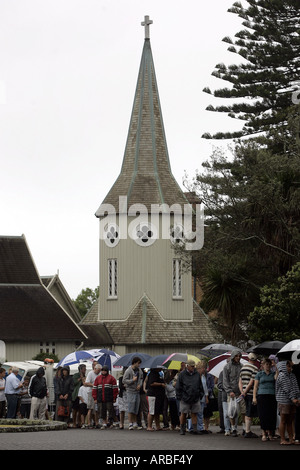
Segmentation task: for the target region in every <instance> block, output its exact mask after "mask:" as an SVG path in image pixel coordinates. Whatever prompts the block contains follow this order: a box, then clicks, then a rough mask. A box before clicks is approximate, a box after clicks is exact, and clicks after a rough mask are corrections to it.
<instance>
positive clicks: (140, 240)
mask: <svg viewBox="0 0 300 470" xmlns="http://www.w3.org/2000/svg"><path fill="white" fill-rule="evenodd" d="M133 235H134V237H133V238H134V240H135V241H136V243H137V244H138V245H140V246H150V245H153V243H154V242H155V240H156V238H157V231H156V228H155V227H154V225H153V224H151V223H150V222H143V223H140V224H138V225H137V226H136V227H135V230H134V234H133Z"/></svg>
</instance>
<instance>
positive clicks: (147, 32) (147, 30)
mask: <svg viewBox="0 0 300 470" xmlns="http://www.w3.org/2000/svg"><path fill="white" fill-rule="evenodd" d="M152 23H153V21H152V20H149V16H145V17H144V21H142V23H141V25H142V26H144V27H145V39H150V28H149V26H150V24H152Z"/></svg>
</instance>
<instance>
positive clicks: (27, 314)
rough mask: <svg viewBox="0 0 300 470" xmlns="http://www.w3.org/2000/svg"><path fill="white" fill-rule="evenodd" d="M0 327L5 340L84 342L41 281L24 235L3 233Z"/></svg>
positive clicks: (72, 322)
mask: <svg viewBox="0 0 300 470" xmlns="http://www.w3.org/2000/svg"><path fill="white" fill-rule="evenodd" d="M0 330H1V339H2V340H4V341H47V340H49V339H51V340H52V341H55V340H61V341H63V340H72V341H73V340H74V341H83V340H84V339H85V335H84V334H83V332H82V331H81V330H80V328H79V327H78V326H77V325H76V323H75V322H74V321H73V320H72V319H71V318H70V316H69V315H68V314H67V313H66V311H65V310H64V309H63V308H62V307H61V305H60V304H59V303H58V302H57V301H56V300H55V299H54V297H53V296H52V295H51V294H50V292H49V291H48V290H47V288H46V287H45V286H44V285H43V284H42V282H41V279H40V276H39V274H38V271H37V269H36V267H35V265H34V262H33V259H32V257H31V254H30V251H29V248H28V246H27V243H26V239H25V237H24V235H22V236H20V237H11V236H0Z"/></svg>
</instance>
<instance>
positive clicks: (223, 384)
mask: <svg viewBox="0 0 300 470" xmlns="http://www.w3.org/2000/svg"><path fill="white" fill-rule="evenodd" d="M241 356H242V354H241V352H240V351H239V350H233V351H232V353H231V357H230V359H229V360H228V363H227V364H226V365H225V367H224V369H223V371H222V373H221V374H220V376H219V379H218V384H217V386H218V390H219V393H221V396H222V412H223V422H222V424H221V425H220V426H221V431H223V432H224V434H225V436H230V435H231V436H234V437H236V436H237V435H238V431H237V428H238V423H239V418H240V419H241V420H242V427H243V431H242V435H243V436H244V437H245V438H257V437H259V436H258V435H256V434H255V433H253V432H252V430H251V425H252V422H253V418H255V417H258V418H259V423H260V427H261V439H262V441H268V440H274V439H277V438H278V439H280V444H281V445H291V444H300V366H299V365H295V364H293V363H292V362H291V361H280V362H277V364H275V362H274V357H273V358H272V359H271V358H264V359H263V360H262V361H261V364H260V365H258V362H257V356H256V355H255V354H253V353H250V354H249V356H248V359H249V361H247V362H246V363H245V364H241Z"/></svg>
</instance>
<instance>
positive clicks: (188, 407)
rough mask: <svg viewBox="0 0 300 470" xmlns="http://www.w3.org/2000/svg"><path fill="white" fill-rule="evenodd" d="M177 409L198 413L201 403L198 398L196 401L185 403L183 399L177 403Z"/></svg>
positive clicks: (185, 412)
mask: <svg viewBox="0 0 300 470" xmlns="http://www.w3.org/2000/svg"><path fill="white" fill-rule="evenodd" d="M179 411H180V412H181V413H184V414H187V413H200V411H201V403H200V399H199V400H198V401H196V403H186V402H185V401H182V400H181V401H180V404H179Z"/></svg>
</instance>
